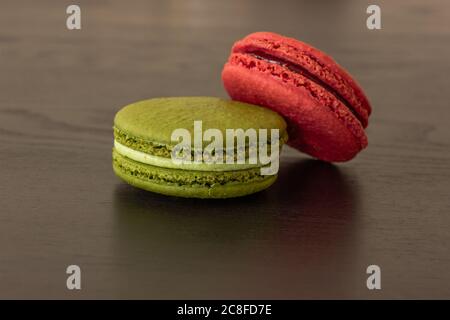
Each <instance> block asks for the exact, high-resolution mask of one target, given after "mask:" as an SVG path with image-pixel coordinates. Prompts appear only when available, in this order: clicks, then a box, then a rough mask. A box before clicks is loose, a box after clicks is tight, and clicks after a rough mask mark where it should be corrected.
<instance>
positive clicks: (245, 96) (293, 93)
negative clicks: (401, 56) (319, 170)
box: [222, 32, 371, 162]
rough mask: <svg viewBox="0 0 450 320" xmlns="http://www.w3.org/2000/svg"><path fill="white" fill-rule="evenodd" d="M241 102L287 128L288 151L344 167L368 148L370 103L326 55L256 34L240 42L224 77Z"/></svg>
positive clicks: (283, 39) (270, 35)
mask: <svg viewBox="0 0 450 320" xmlns="http://www.w3.org/2000/svg"><path fill="white" fill-rule="evenodd" d="M222 80H223V83H224V87H225V89H226V91H227V92H228V94H229V95H230V97H231V98H232V99H234V100H237V101H242V102H246V103H251V104H256V105H260V106H264V107H267V108H270V109H272V110H274V111H276V112H278V113H279V114H281V115H282V116H283V117H284V118H285V120H286V122H287V124H288V134H289V141H288V145H290V146H292V147H294V148H296V149H298V150H300V151H302V152H304V153H307V154H309V155H311V156H313V157H315V158H318V159H321V160H324V161H328V162H340V161H348V160H350V159H352V158H354V157H355V156H356V155H357V154H358V153H359V152H360V151H361V150H362V149H364V148H365V147H366V146H367V144H368V141H367V136H366V133H365V131H364V129H365V128H366V127H367V125H368V119H369V115H370V113H371V106H370V103H369V101H368V99H367V97H366V95H365V94H364V92H363V90H362V89H361V87H360V86H359V85H358V84H357V83H356V81H355V80H354V79H353V78H352V77H351V75H350V74H349V73H348V72H347V71H346V70H344V68H343V67H341V66H339V65H338V64H337V63H336V62H335V61H334V60H333V59H332V58H331V57H330V56H328V55H327V54H325V53H324V52H322V51H320V50H318V49H316V48H314V47H312V46H310V45H308V44H306V43H304V42H301V41H299V40H296V39H292V38H288V37H284V36H282V35H279V34H275V33H269V32H257V33H253V34H250V35H248V36H247V37H245V38H244V39H242V40H239V41H237V42H236V43H235V44H234V45H233V47H232V50H231V54H230V56H229V59H228V61H227V63H226V64H225V66H224V68H223V71H222Z"/></svg>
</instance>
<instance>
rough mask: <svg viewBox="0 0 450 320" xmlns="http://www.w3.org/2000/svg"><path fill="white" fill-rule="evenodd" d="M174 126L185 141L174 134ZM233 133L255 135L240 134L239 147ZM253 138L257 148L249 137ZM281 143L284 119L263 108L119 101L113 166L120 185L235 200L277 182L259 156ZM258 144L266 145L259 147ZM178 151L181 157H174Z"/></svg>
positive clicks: (188, 100)
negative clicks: (125, 102)
mask: <svg viewBox="0 0 450 320" xmlns="http://www.w3.org/2000/svg"><path fill="white" fill-rule="evenodd" d="M177 130H178V131H177ZM179 130H182V131H181V132H182V133H184V136H183V137H188V138H190V139H187V140H184V139H183V138H182V137H181V136H179V135H177V134H176V133H177V132H180V131H179ZM199 130H201V131H199ZM239 130H241V132H245V133H251V132H250V131H252V132H256V135H250V134H249V135H246V136H244V139H242V140H241V142H244V147H243V148H242V143H241V148H239V141H238V140H236V139H237V137H236V136H233V135H232V134H233V132H234V133H236V132H238V131H239ZM208 132H210V133H213V138H214V139H213V138H212V137H211V135H209V136H207V133H208ZM230 132H231V135H230V136H228V134H229V133H230ZM275 133H277V134H276V135H275ZM255 136H256V137H257V144H256V145H255V144H254V143H252V140H251V138H252V137H253V138H254V137H255ZM174 137H175V138H176V139H175V138H174ZM205 137H206V138H205ZM229 137H233V139H231V140H230V139H229ZM208 138H209V139H208ZM219 138H220V139H219ZM227 138H228V140H227ZM274 139H276V142H277V143H276V144H274V141H275V140H274ZM181 141H183V143H181ZM230 141H231V142H230ZM255 141H256V140H255ZM286 141H287V133H286V123H285V121H284V120H283V118H282V117H280V116H279V115H278V114H277V113H275V112H273V111H271V110H269V109H266V108H262V107H259V106H255V105H250V104H246V103H241V102H236V101H229V100H223V99H219V98H213V97H176V98H158V99H150V100H144V101H140V102H136V103H133V104H130V105H128V106H125V107H124V108H122V109H121V110H120V111H119V112H118V113H117V114H116V116H115V118H114V148H113V169H114V172H115V173H116V175H117V176H119V177H120V178H122V179H123V180H124V181H125V182H127V183H129V184H131V185H133V186H135V187H138V188H141V189H145V190H148V191H152V192H156V193H161V194H165V195H170V196H179V197H192V198H230V197H238V196H244V195H247V194H251V193H255V192H258V191H261V190H263V189H265V188H267V187H269V186H270V185H271V184H272V183H273V182H274V181H275V180H276V177H277V174H276V171H275V172H270V170H267V168H269V167H270V166H272V167H275V166H273V163H272V161H277V160H278V159H275V158H274V157H272V158H270V159H271V161H270V162H268V161H267V159H268V157H266V158H265V161H263V160H261V159H263V158H262V157H261V155H267V156H273V155H274V154H275V155H278V154H279V151H280V150H281V147H282V145H283V144H284V143H285V142H286ZM211 142H215V144H214V146H215V148H211ZM253 142H254V141H253ZM228 143H230V144H228ZM264 144H266V147H267V148H266V149H261V148H260V146H261V145H264ZM180 146H181V147H182V148H181V149H180ZM230 146H231V147H230ZM274 146H275V147H276V148H274ZM252 148H253V149H252ZM180 150H181V152H180ZM205 150H209V151H211V152H210V153H208V154H207V153H206V151H205ZM250 150H254V151H255V150H256V151H255V152H254V153H252V152H251V151H250ZM262 150H264V151H265V152H264V153H262ZM266 151H267V154H266ZM274 151H276V152H274ZM180 155H182V156H183V158H182V159H183V161H181V160H180V159H179V158H177V156H180ZM198 155H200V158H196V157H197V156H198ZM211 155H212V156H211ZM219 155H223V157H218V156H219ZM251 155H252V156H254V155H257V159H256V160H255V159H254V158H251ZM214 157H215V158H214ZM227 157H228V158H227ZM211 158H214V161H211ZM238 159H240V161H238ZM228 160H230V161H228ZM264 168H266V172H265V173H264V171H263V170H264ZM267 171H269V173H267Z"/></svg>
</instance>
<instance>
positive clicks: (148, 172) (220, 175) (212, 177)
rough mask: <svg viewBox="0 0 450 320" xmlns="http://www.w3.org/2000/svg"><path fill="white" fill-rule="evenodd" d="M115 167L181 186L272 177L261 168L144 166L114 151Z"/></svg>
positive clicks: (228, 182)
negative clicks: (220, 168)
mask: <svg viewBox="0 0 450 320" xmlns="http://www.w3.org/2000/svg"><path fill="white" fill-rule="evenodd" d="M113 166H114V167H115V168H116V169H118V170H120V171H121V172H122V173H124V174H126V175H127V176H130V177H134V178H138V179H140V180H144V181H152V182H157V183H161V184H174V185H179V186H197V187H198V186H202V187H212V186H214V185H225V184H236V183H237V184H240V183H248V182H255V181H262V180H265V179H268V178H270V177H271V176H263V175H261V174H260V168H251V169H247V170H236V171H219V172H214V171H187V170H179V169H172V168H163V167H157V166H152V165H149V164H143V163H140V162H137V161H134V160H132V159H129V158H127V157H125V156H122V155H121V154H120V153H118V152H117V151H116V150H115V149H113Z"/></svg>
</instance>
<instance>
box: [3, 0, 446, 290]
mask: <svg viewBox="0 0 450 320" xmlns="http://www.w3.org/2000/svg"><path fill="white" fill-rule="evenodd" d="M79 3H80V4H81V8H82V30H81V31H68V30H67V29H66V27H65V19H66V14H65V9H66V7H67V5H69V4H71V3H70V2H69V1H50V0H46V1H39V4H37V3H36V2H33V1H20V2H17V1H12V0H4V1H2V4H1V10H0V161H1V162H0V163H1V165H0V177H1V182H0V205H1V210H0V298H161V299H163V298H450V272H449V270H450V254H449V252H450V200H449V190H450V148H449V147H450V139H449V138H450V108H449V93H448V75H449V71H450V70H449V69H450V63H449V62H450V61H449V57H450V44H449V41H448V40H449V37H450V4H449V3H447V2H443V1H426V2H423V1H419V0H414V1H406V0H405V1H378V3H379V4H380V6H381V8H382V19H383V20H382V30H380V31H369V30H367V29H366V28H365V19H366V16H367V15H366V13H365V11H366V8H367V6H368V4H369V3H370V2H367V1H339V2H338V1H297V0H292V1H285V2H283V4H280V3H279V2H275V1H274V2H272V3H268V2H262V1H256V0H251V1H239V0H232V1H200V0H198V1H197V0H196V1H182V0H177V1H175V0H171V1H143V0H142V1H132V2H128V1H127V2H125V1H118V0H109V1H106V0H105V1H80V2H79ZM261 30H266V31H274V32H279V33H282V34H286V35H289V36H292V37H296V38H299V39H302V40H303V41H305V42H309V43H311V44H313V45H314V46H316V47H318V48H320V49H322V50H324V51H325V52H328V53H330V54H331V55H332V56H333V57H334V58H335V59H336V60H337V61H338V62H339V63H340V64H342V65H343V66H344V67H346V68H347V69H348V70H349V71H350V73H352V74H353V75H354V76H355V77H356V78H357V79H358V81H359V82H360V83H361V85H362V87H363V88H364V89H365V90H366V93H367V95H368V97H369V99H370V100H371V103H372V105H373V114H372V116H371V118H370V124H369V128H368V130H367V133H368V137H369V147H368V149H366V150H365V151H364V152H362V153H361V154H360V155H359V156H358V157H357V159H355V160H354V161H351V162H349V163H345V164H340V165H329V164H325V163H322V162H318V161H314V160H311V159H309V158H308V157H307V156H304V155H302V154H300V153H297V152H296V151H294V150H285V152H284V153H283V156H282V159H281V171H280V178H279V180H278V181H277V183H276V184H275V185H274V186H273V187H272V188H270V189H269V190H267V191H265V192H262V193H260V194H256V195H253V196H250V197H246V198H242V199H234V200H227V201H200V200H186V199H174V198H167V197H163V196H159V195H155V194H150V193H146V192H144V191H140V190H136V189H133V188H131V187H129V186H127V185H124V184H123V183H122V182H121V181H119V180H118V179H117V178H116V177H115V176H114V174H113V172H112V169H111V148H112V119H113V116H114V114H115V112H117V110H118V109H119V108H120V107H121V106H123V105H125V104H128V103H130V102H133V101H137V100H140V99H144V98H150V97H159V96H194V95H211V96H219V97H226V93H225V91H224V90H223V88H222V84H221V80H220V72H221V69H222V66H223V63H224V62H225V61H226V58H227V56H228V53H229V50H230V48H231V45H232V43H233V42H234V41H235V40H237V39H239V38H242V37H243V36H245V35H246V34H248V33H250V32H253V31H261ZM69 264H77V265H79V266H80V267H81V268H82V275H83V278H82V286H83V287H82V290H81V291H79V292H72V291H68V290H67V289H66V287H65V283H66V274H65V269H66V267H67V265H69ZM370 264H377V265H379V266H380V267H381V269H382V290H381V291H376V292H374V291H369V290H367V288H366V273H365V270H366V267H367V266H368V265H370Z"/></svg>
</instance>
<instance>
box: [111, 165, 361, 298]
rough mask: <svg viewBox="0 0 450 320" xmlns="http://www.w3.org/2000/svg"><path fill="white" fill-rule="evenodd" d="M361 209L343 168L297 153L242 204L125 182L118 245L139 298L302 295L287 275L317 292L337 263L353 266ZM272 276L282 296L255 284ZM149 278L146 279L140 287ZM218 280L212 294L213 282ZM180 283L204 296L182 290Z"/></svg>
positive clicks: (118, 205)
mask: <svg viewBox="0 0 450 320" xmlns="http://www.w3.org/2000/svg"><path fill="white" fill-rule="evenodd" d="M358 206H359V199H358V193H357V184H356V181H352V180H351V179H350V178H349V177H348V176H347V175H346V174H344V172H343V171H342V170H341V169H339V168H338V167H337V166H334V165H332V164H328V163H325V162H321V161H317V160H305V159H298V158H296V157H288V158H284V159H282V161H281V167H280V172H279V177H278V180H277V181H276V182H275V183H274V184H273V185H272V186H271V187H269V188H268V189H266V190H264V191H262V192H259V193H256V194H253V195H249V196H245V197H240V198H233V199H210V200H204V199H186V198H174V197H168V196H163V195H159V194H154V193H150V192H146V191H144V190H140V189H136V188H133V187H131V186H129V185H127V184H125V183H118V184H117V185H116V188H115V189H114V192H113V207H114V219H115V223H114V233H115V234H116V236H115V237H114V249H115V250H116V253H117V255H116V257H117V259H118V260H119V261H118V263H130V264H133V267H132V268H133V269H134V273H135V276H131V278H129V277H128V276H127V279H126V284H124V286H128V282H129V281H136V283H140V286H141V287H140V289H139V290H138V292H137V293H136V296H134V297H144V296H145V297H153V298H208V297H217V298H227V297H230V298H231V297H236V295H234V293H235V291H236V290H237V291H238V292H240V293H241V295H240V296H239V295H238V296H239V297H241V298H246V297H247V298H248V297H252V296H253V297H280V298H283V297H284V298H285V297H292V298H293V297H299V296H301V295H299V294H298V292H297V291H296V290H299V288H297V287H292V288H291V287H290V286H289V282H290V280H289V279H288V278H286V279H285V281H283V280H282V279H283V278H284V277H288V276H291V277H294V278H302V279H303V277H304V279H305V281H307V282H308V281H310V282H311V288H309V289H308V290H309V291H310V292H312V291H311V290H316V289H317V290H319V291H320V290H321V289H320V288H321V287H320V285H317V283H316V282H314V287H313V286H312V283H313V282H312V281H313V280H312V279H315V278H316V279H317V281H318V282H319V283H322V282H323V281H324V280H323V278H322V272H328V271H323V270H324V269H326V270H328V269H327V268H329V267H330V265H329V261H330V260H334V261H335V263H336V264H337V265H338V266H339V265H341V266H343V267H344V266H345V268H347V267H348V266H349V264H350V265H351V264H352V258H353V256H352V255H353V254H354V252H355V251H357V248H356V247H355V246H356V245H357V243H358V242H357V241H354V239H355V237H357V236H358V235H357V229H356V228H355V226H356V223H355V220H356V219H357V211H358V210H359V209H358ZM320 270H322V271H320ZM266 272H268V273H269V274H270V275H269V276H265V275H264V274H265V273H266ZM127 274H128V271H127ZM169 275H173V277H169ZM236 275H240V277H247V280H245V281H244V282H239V281H238V280H237V279H238V278H235V277H236ZM271 275H274V276H275V275H276V277H277V279H278V280H277V281H278V282H276V283H274V284H273V286H275V287H276V286H279V287H280V288H279V290H280V291H279V294H275V296H274V295H270V294H271V293H273V292H274V291H271V290H269V289H268V288H266V287H264V288H259V287H258V286H260V285H262V283H261V284H260V281H261V279H263V278H264V279H266V280H267V281H272V280H273V281H275V280H274V279H275V278H273V279H272V278H271V277H272V276H271ZM134 277H136V279H134ZM142 277H148V281H149V283H148V284H142V283H141V282H140V281H141V280H139V279H142ZM280 277H281V278H280ZM130 279H134V280H130ZM156 279H165V281H167V283H165V284H164V285H163V284H162V283H159V284H155V281H157V280H156ZM212 279H216V280H214V281H216V287H215V288H212V287H210V286H208V285H207V283H209V282H211V281H213V280H212ZM158 281H159V280H158ZM172 281H173V283H172ZM336 281H337V282H338V283H335V288H339V287H342V288H344V289H342V290H346V289H345V287H346V285H347V284H346V283H345V279H342V281H341V280H339V277H336ZM180 283H181V284H182V285H183V287H192V288H194V287H195V288H197V289H198V290H197V291H195V295H194V293H193V292H184V291H183V289H182V288H180V287H179V286H178V285H179V284H180ZM231 283H233V284H234V289H231V288H229V285H230V284H231ZM322 285H324V286H325V285H327V283H325V282H323V283H322ZM304 286H306V287H304V289H305V288H307V285H306V284H304ZM258 288H259V289H258ZM315 288H316V289H315ZM265 289H267V291H265ZM227 290H230V291H227ZM247 290H249V291H248V292H247Z"/></svg>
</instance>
